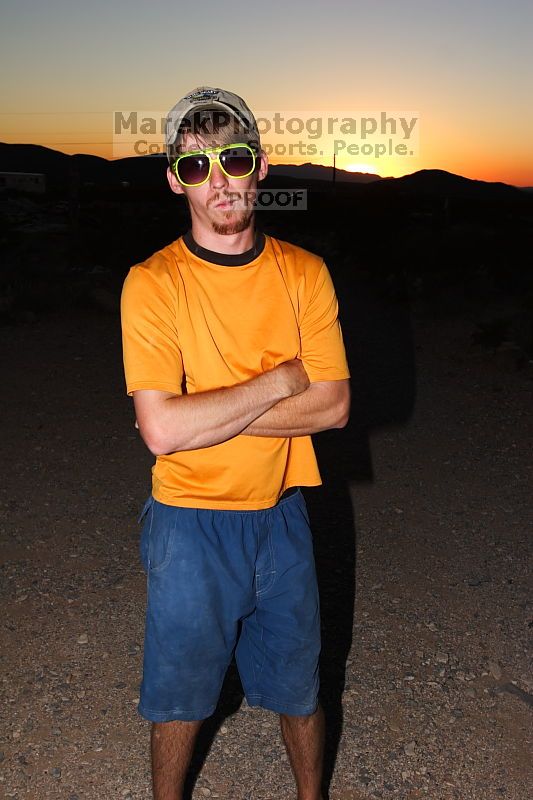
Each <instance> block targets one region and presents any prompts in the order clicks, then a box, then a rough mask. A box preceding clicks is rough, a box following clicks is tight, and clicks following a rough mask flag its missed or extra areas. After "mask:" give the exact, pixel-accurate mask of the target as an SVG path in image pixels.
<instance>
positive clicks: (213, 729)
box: [184, 274, 415, 800]
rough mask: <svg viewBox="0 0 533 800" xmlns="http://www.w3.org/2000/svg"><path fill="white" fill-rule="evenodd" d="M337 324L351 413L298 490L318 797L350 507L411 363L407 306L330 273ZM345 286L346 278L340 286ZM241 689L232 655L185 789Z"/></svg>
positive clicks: (330, 715)
mask: <svg viewBox="0 0 533 800" xmlns="http://www.w3.org/2000/svg"><path fill="white" fill-rule="evenodd" d="M334 281H335V284H336V287H337V294H338V296H339V298H340V301H341V315H340V316H341V324H342V329H343V335H344V340H345V345H346V351H347V355H348V362H349V365H350V372H351V387H352V406H351V414H350V421H349V423H348V425H347V426H346V428H344V429H342V430H330V431H324V432H323V433H321V434H319V435H318V436H315V437H313V438H314V444H315V449H316V452H317V457H318V461H319V465H320V472H321V475H322V479H323V485H322V486H321V487H317V488H311V489H304V495H305V498H306V502H307V505H308V509H309V516H310V519H311V526H312V530H313V537H314V548H315V560H316V567H317V576H318V583H319V589H320V605H321V620H322V652H321V658H320V683H321V688H320V702H321V704H322V707H323V708H324V713H325V717H326V747H325V757H324V779H323V790H322V791H323V797H324V800H327V798H329V786H330V783H331V780H332V777H333V773H334V769H335V763H336V760H337V754H338V749H339V743H340V739H341V736H342V733H343V709H342V695H343V691H344V687H345V684H346V662H347V659H348V655H349V652H350V648H351V645H352V638H353V625H354V604H355V593H356V570H357V558H356V548H357V531H356V526H355V521H354V510H353V505H352V497H353V495H355V496H356V495H357V484H358V483H360V482H364V483H368V482H373V480H374V474H373V468H372V456H371V450H370V435H371V432H372V431H374V430H376V429H379V428H382V427H385V426H389V425H395V426H398V425H402V424H405V423H406V421H407V420H408V419H409V417H410V415H411V413H412V410H413V406H414V399H415V368H414V352H413V341H412V332H411V322H410V313H409V308H408V306H407V304H405V303H400V302H399V301H397V300H392V299H390V298H386V297H383V296H380V295H379V293H378V292H377V291H376V290H374V289H372V288H371V287H369V286H364V285H362V286H356V285H354V283H353V279H351V278H350V276H342V275H340V276H338V275H336V274H334ZM348 284H350V285H348ZM242 700H243V692H242V687H241V685H240V680H239V677H238V673H237V670H236V668H235V664H234V663H232V665H231V666H230V669H229V670H228V673H227V675H226V680H225V682H224V686H223V689H222V693H221V697H220V702H219V704H218V707H217V710H216V712H215V714H214V715H213V716H212V717H211V718H210V719H209V720H206V722H205V723H204V725H203V726H202V728H201V731H200V734H199V737H198V743H197V747H196V750H195V755H194V757H193V761H192V763H191V768H190V770H189V775H188V778H187V782H186V786H185V794H184V797H185V798H186V800H190V798H191V797H192V791H193V787H194V785H195V782H196V780H197V778H198V776H199V774H200V772H201V769H202V766H203V764H204V762H205V759H206V757H207V755H208V753H209V750H210V748H211V745H212V742H213V740H214V737H215V735H216V733H217V731H218V729H219V727H220V726H221V725H222V724H223V721H224V720H225V719H226V718H227V717H228V716H231V715H232V714H234V713H236V712H237V711H238V709H239V707H240V705H241V703H242Z"/></svg>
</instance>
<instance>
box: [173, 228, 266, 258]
mask: <svg viewBox="0 0 533 800" xmlns="http://www.w3.org/2000/svg"><path fill="white" fill-rule="evenodd" d="M183 241H184V242H185V244H186V246H187V247H188V249H189V250H190V251H191V253H194V255H195V256H198V258H201V259H202V260H203V261H209V263H211V264H218V265H219V266H221V267H243V266H244V265H245V264H249V263H250V262H251V261H254V260H255V259H256V258H257V257H258V256H260V255H261V253H262V252H263V250H264V249H265V242H266V239H265V234H264V233H261V232H260V231H256V233H255V242H254V246H253V247H251V248H250V250H247V251H246V252H245V253H237V254H235V255H233V254H230V253H216V252H215V251H214V250H208V249H207V248H206V247H202V246H201V245H199V244H197V243H196V242H195V241H194V239H193V237H192V231H187V233H186V234H184V236H183Z"/></svg>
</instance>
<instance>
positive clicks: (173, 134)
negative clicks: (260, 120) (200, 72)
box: [165, 86, 260, 160]
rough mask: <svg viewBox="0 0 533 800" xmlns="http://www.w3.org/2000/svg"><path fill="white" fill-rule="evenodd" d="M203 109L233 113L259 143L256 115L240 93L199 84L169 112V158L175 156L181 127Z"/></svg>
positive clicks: (166, 139) (167, 129)
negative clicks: (173, 146)
mask: <svg viewBox="0 0 533 800" xmlns="http://www.w3.org/2000/svg"><path fill="white" fill-rule="evenodd" d="M202 109H205V110H206V111H207V110H211V109H220V110H221V111H225V112H226V113H228V112H229V113H230V114H232V115H233V116H234V117H235V118H236V119H237V120H238V122H239V123H240V124H241V125H242V126H243V127H244V128H245V129H246V131H247V132H248V133H249V134H251V135H252V136H253V137H254V138H255V139H257V142H258V143H259V141H260V139H259V131H258V129H257V122H256V121H255V117H254V115H253V114H252V112H251V111H250V109H249V108H248V106H247V105H246V103H245V102H244V100H243V99H242V97H239V95H238V94H234V92H229V91H227V90H226V89H213V88H212V87H211V86H199V87H198V88H197V89H193V91H192V92H189V93H188V94H186V95H185V97H182V99H181V100H178V102H177V103H176V105H175V106H173V107H172V108H171V109H170V111H169V112H168V114H167V122H166V129H165V142H166V146H167V155H168V158H169V160H170V159H171V158H173V157H174V155H175V153H174V151H173V148H172V145H173V144H174V142H175V141H176V138H177V136H178V132H179V127H180V125H181V124H182V123H183V122H184V120H188V119H189V117H190V116H191V115H192V114H193V113H195V112H197V111H202Z"/></svg>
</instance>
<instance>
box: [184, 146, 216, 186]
mask: <svg viewBox="0 0 533 800" xmlns="http://www.w3.org/2000/svg"><path fill="white" fill-rule="evenodd" d="M177 171H178V178H179V179H180V181H182V183H187V184H189V185H194V184H195V183H202V181H205V179H206V178H207V175H208V173H209V156H204V155H202V154H201V153H200V154H197V155H194V156H184V157H183V158H180V159H179V161H178V164H177Z"/></svg>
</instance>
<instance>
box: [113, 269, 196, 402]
mask: <svg viewBox="0 0 533 800" xmlns="http://www.w3.org/2000/svg"><path fill="white" fill-rule="evenodd" d="M175 304H176V289H175V286H174V285H173V283H172V281H171V280H170V276H169V275H168V273H167V274H165V273H164V272H163V273H161V271H157V272H155V271H151V270H150V269H149V268H147V267H145V266H142V265H139V266H135V267H132V268H131V269H130V271H129V273H128V276H127V277H126V280H125V282H124V287H123V289H122V297H121V322H122V351H123V357H124V372H125V376H126V388H127V392H128V394H130V395H131V394H132V392H134V391H136V390H137V389H159V390H161V391H165V392H173V393H175V394H182V388H181V387H182V380H183V359H182V355H181V349H180V345H179V339H178V332H177V329H176V309H175Z"/></svg>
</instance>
